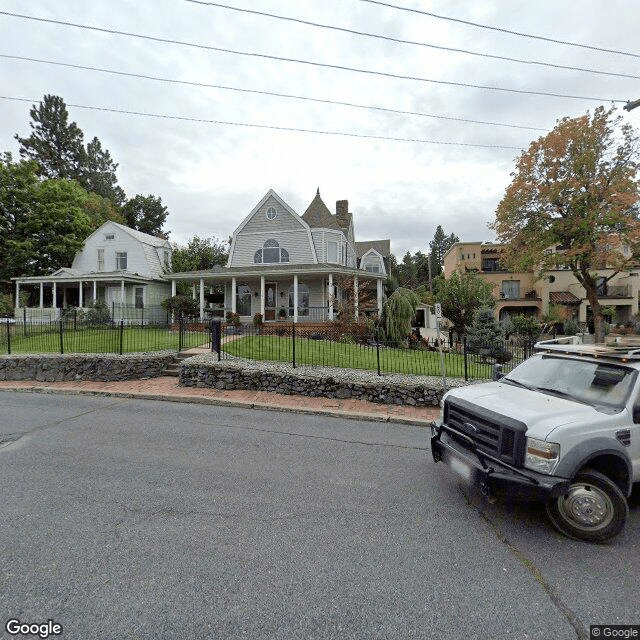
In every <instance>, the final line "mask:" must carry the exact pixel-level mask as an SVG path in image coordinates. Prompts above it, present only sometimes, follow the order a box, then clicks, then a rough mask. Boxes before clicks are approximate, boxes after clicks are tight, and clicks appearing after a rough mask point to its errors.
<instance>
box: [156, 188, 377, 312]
mask: <svg viewBox="0 0 640 640" xmlns="http://www.w3.org/2000/svg"><path fill="white" fill-rule="evenodd" d="M385 242H386V243H387V244H386V247H387V255H384V256H383V255H382V254H381V253H380V251H379V250H380V249H381V247H383V246H385V245H384V243H385ZM357 244H358V243H356V242H355V237H354V225H353V215H352V214H351V212H349V203H348V201H346V200H339V201H337V202H336V213H335V214H332V213H331V212H330V211H329V209H328V208H327V206H326V205H325V203H324V202H323V201H322V198H321V197H320V191H319V190H318V191H317V193H316V195H315V197H314V198H313V200H312V201H311V203H310V204H309V206H308V207H307V209H306V211H305V212H304V213H303V214H302V215H299V214H298V213H297V212H296V211H294V209H293V208H292V207H291V206H290V205H289V204H287V203H286V202H285V201H284V200H283V199H282V198H281V197H280V196H279V195H278V194H277V193H276V192H275V191H273V190H272V189H271V190H269V191H268V192H267V193H266V194H265V195H264V197H263V198H262V199H261V200H260V201H259V202H258V203H257V204H256V206H255V207H254V208H253V209H252V210H251V212H250V213H249V214H248V215H247V216H246V217H245V218H244V220H242V222H241V223H240V225H239V226H238V228H237V229H236V230H235V231H234V233H233V236H232V239H231V246H230V251H229V259H228V262H227V265H226V267H219V268H216V269H212V270H206V271H196V272H186V273H170V274H167V275H166V276H165V277H166V278H167V279H169V280H171V281H172V285H173V293H175V292H176V290H177V283H178V282H190V283H191V284H192V285H193V287H194V292H195V291H196V288H198V289H199V299H200V310H201V314H202V315H204V313H205V312H206V311H207V309H208V308H209V307H210V303H209V302H206V300H207V298H209V296H208V295H207V294H208V293H210V292H213V291H214V290H215V289H218V290H220V289H221V290H223V291H224V303H223V306H224V309H225V310H227V311H231V312H234V313H238V314H239V315H240V316H241V318H242V320H243V321H245V322H248V321H250V320H251V318H252V317H253V316H254V315H255V314H256V313H260V314H262V317H263V319H264V320H265V321H267V322H268V321H272V320H276V319H278V318H279V317H282V315H283V314H284V315H285V316H286V317H287V318H289V319H292V320H294V321H316V322H322V321H326V320H329V319H332V318H334V317H335V314H336V312H337V311H338V310H339V309H340V308H341V305H342V304H343V303H347V302H349V303H350V305H353V310H354V313H355V315H356V316H358V315H360V314H363V313H379V312H380V311H381V310H382V301H383V283H384V281H385V280H386V277H387V274H386V268H385V259H386V258H387V257H388V255H389V253H388V247H389V241H388V240H387V241H374V242H373V243H370V244H371V246H370V247H368V248H369V249H372V250H373V252H372V253H368V252H367V251H364V252H363V255H362V256H360V257H365V255H364V254H365V253H366V260H365V261H364V263H363V264H362V266H360V260H359V256H358V252H357V248H356V247H357ZM376 246H377V249H376ZM383 251H384V249H383ZM377 258H379V260H378V261H377V262H376V260H377ZM374 263H375V266H376V267H377V268H373V265H374ZM365 288H367V289H368V288H370V294H371V295H369V296H367V299H368V300H369V303H368V304H367V305H366V306H365V305H364V302H363V301H364V299H365V296H364V289H365ZM354 292H356V293H357V294H358V295H354ZM347 297H348V298H349V300H347ZM209 299H211V298H209ZM371 300H373V302H371ZM221 306H222V305H221Z"/></svg>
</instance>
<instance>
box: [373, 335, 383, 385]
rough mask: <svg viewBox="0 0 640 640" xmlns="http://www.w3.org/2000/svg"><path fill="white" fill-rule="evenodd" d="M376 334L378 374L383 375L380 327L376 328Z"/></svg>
mask: <svg viewBox="0 0 640 640" xmlns="http://www.w3.org/2000/svg"><path fill="white" fill-rule="evenodd" d="M374 334H375V336H376V360H377V361H378V375H379V376H381V375H382V373H380V331H379V329H376V330H375V331H374Z"/></svg>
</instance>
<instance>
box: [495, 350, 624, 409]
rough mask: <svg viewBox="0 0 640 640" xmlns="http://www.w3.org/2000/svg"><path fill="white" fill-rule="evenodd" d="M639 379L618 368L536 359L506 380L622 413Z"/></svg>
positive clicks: (532, 359) (544, 357)
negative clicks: (620, 410) (619, 410)
mask: <svg viewBox="0 0 640 640" xmlns="http://www.w3.org/2000/svg"><path fill="white" fill-rule="evenodd" d="M635 377H636V371H635V369H631V368H629V367H623V366H619V365H615V364H608V363H600V362H591V361H588V360H578V359H573V358H557V357H554V356H537V357H536V356H534V357H533V358H529V359H528V360H525V361H524V362H523V363H522V364H521V365H519V366H518V367H516V368H515V369H514V370H513V371H511V373H509V374H508V375H506V376H505V377H504V378H503V380H504V381H505V382H509V381H511V382H514V383H515V384H518V385H524V386H526V387H529V388H530V389H533V390H534V391H541V392H542V393H550V394H552V395H557V396H561V397H565V398H569V399H573V400H577V401H578V402H585V403H587V404H592V405H605V406H607V407H615V408H618V409H621V408H622V407H623V406H624V404H625V402H626V400H627V396H628V395H629V391H630V390H631V387H632V386H633V382H634V381H635Z"/></svg>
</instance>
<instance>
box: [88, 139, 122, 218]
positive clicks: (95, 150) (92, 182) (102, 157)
mask: <svg viewBox="0 0 640 640" xmlns="http://www.w3.org/2000/svg"><path fill="white" fill-rule="evenodd" d="M117 168H118V164H117V163H115V162H114V161H113V160H112V158H111V154H110V153H109V151H108V150H107V149H103V148H102V144H101V143H100V140H98V138H96V137H94V138H93V140H92V141H91V142H89V143H88V144H87V148H86V150H84V152H83V154H82V158H81V166H80V173H79V176H78V182H80V184H81V185H82V186H83V187H84V188H85V189H86V190H87V191H91V192H92V193H97V194H98V195H99V196H102V197H103V198H107V199H109V200H111V202H113V204H115V205H116V206H118V207H121V206H122V205H123V204H124V203H125V200H126V196H125V193H124V191H123V189H122V187H120V186H119V185H118V179H117V178H116V169H117Z"/></svg>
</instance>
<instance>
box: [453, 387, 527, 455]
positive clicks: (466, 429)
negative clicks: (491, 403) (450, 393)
mask: <svg viewBox="0 0 640 640" xmlns="http://www.w3.org/2000/svg"><path fill="white" fill-rule="evenodd" d="M444 421H445V423H446V424H447V425H448V426H449V427H452V428H453V429H455V430H456V431H460V432H461V433H464V434H465V435H466V436H467V437H469V438H471V439H472V440H473V442H474V444H475V445H476V447H477V448H478V449H479V450H480V451H482V452H484V453H489V454H491V455H493V456H495V457H496V458H499V459H500V460H503V461H504V462H506V463H508V464H511V465H513V466H516V467H521V466H522V465H523V463H524V454H525V440H526V437H525V433H526V430H527V427H526V425H525V424H524V423H522V422H519V421H518V420H513V419H512V418H509V417H507V416H503V415H500V414H498V413H495V412H494V411H490V410H487V409H483V408H482V407H478V406H476V405H473V404H472V403H470V402H467V401H465V400H460V399H459V398H447V400H446V401H445V407H444ZM452 437H454V438H455V436H452ZM455 439H456V440H457V441H458V442H459V443H460V444H462V445H463V446H466V447H468V446H469V445H468V442H466V441H465V440H464V439H463V438H455Z"/></svg>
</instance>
